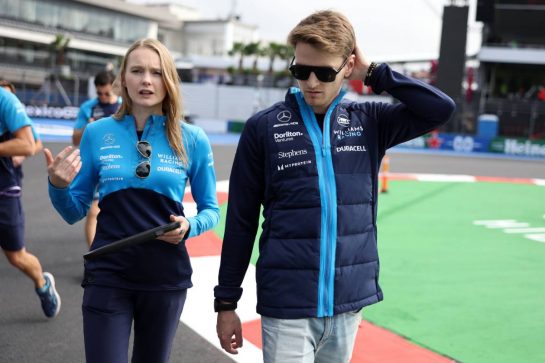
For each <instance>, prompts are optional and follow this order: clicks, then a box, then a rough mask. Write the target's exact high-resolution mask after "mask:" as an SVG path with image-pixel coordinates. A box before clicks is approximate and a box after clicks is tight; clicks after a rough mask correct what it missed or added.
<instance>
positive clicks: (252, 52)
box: [244, 42, 261, 73]
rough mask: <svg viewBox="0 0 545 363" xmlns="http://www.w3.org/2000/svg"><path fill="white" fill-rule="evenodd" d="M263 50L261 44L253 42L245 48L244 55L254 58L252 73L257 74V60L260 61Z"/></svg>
mask: <svg viewBox="0 0 545 363" xmlns="http://www.w3.org/2000/svg"><path fill="white" fill-rule="evenodd" d="M260 50H261V43H260V42H251V43H248V44H247V45H246V46H245V47H244V55H247V56H254V62H253V65H252V72H253V73H257V60H258V59H259V55H260Z"/></svg>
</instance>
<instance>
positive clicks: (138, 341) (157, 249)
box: [44, 39, 219, 363]
mask: <svg viewBox="0 0 545 363" xmlns="http://www.w3.org/2000/svg"><path fill="white" fill-rule="evenodd" d="M119 83H120V85H121V86H122V90H121V95H122V97H123V103H122V104H121V107H120V109H119V110H118V111H117V113H116V114H115V115H114V116H113V117H108V118H105V119H103V120H101V121H100V122H96V123H92V124H89V125H88V126H87V128H86V129H85V132H84V133H83V138H82V140H81V148H80V150H81V151H79V150H73V148H72V147H68V148H66V149H64V150H63V151H61V152H60V153H59V155H57V157H56V158H55V159H53V157H52V155H51V152H50V151H49V150H48V149H45V150H44V153H45V155H46V160H47V164H48V173H49V181H50V183H49V195H50V198H51V201H52V202H53V205H54V206H55V208H56V209H57V211H58V212H59V213H60V214H61V216H62V217H63V218H64V219H65V220H66V221H67V222H68V223H74V222H76V221H78V220H80V219H81V218H83V217H84V216H85V214H86V212H87V209H88V208H89V204H90V203H91V201H92V199H93V193H94V190H95V187H96V186H97V185H98V190H99V206H100V214H99V216H98V221H97V232H96V237H95V240H94V242H93V245H92V247H91V249H96V248H99V247H102V246H105V245H108V244H109V243H111V242H113V241H116V240H118V239H121V238H124V237H128V236H132V235H134V234H137V233H139V232H142V231H144V230H147V229H150V228H153V227H157V226H159V225H162V224H166V223H168V222H173V221H178V222H180V223H181V227H180V228H178V229H176V230H174V231H172V232H168V233H166V234H164V235H163V236H161V237H159V238H158V240H155V241H152V242H148V243H143V244H139V245H137V246H132V247H127V248H125V249H123V250H120V251H118V252H115V253H111V254H109V255H106V256H103V257H100V258H97V259H94V260H90V261H87V262H86V263H85V273H84V279H83V283H82V286H83V287H84V294H83V307H82V311H83V331H84V339H85V355H86V358H87V362H88V363H95V362H96V363H108V362H112V363H117V362H126V361H127V357H128V345H129V335H130V332H131V324H132V323H133V322H134V346H133V356H132V361H133V362H154V363H155V362H157V363H161V362H167V361H168V357H169V354H170V348H171V344H172V340H173V338H174V335H175V333H176V329H177V326H178V322H179V318H180V314H181V312H182V308H183V306H184V302H185V297H186V291H187V289H188V288H189V287H191V286H192V284H191V272H192V270H191V265H190V261H189V256H188V253H187V250H186V247H185V240H186V239H187V238H190V237H194V236H197V235H199V234H201V233H203V232H204V231H206V230H208V229H210V228H212V227H213V226H214V225H215V224H216V223H217V222H218V220H219V208H218V204H217V199H216V178H215V172H214V167H213V156H212V150H211V147H210V144H209V141H208V138H207V137H206V135H205V134H204V132H203V131H202V130H201V129H200V128H198V127H196V126H192V125H188V124H186V123H185V122H182V121H181V120H182V105H181V95H180V91H179V83H180V81H179V78H178V74H177V73H176V67H175V64H174V61H173V59H172V57H171V56H170V54H169V52H168V50H167V49H166V47H165V46H164V45H162V44H161V43H160V42H159V41H157V40H153V39H143V40H139V41H137V42H136V43H134V44H133V45H132V46H131V47H130V48H129V49H128V51H127V53H126V55H125V58H124V60H123V63H122V65H121V69H120V74H119ZM188 181H189V182H190V183H191V193H192V195H193V199H194V200H195V202H196V203H197V210H198V213H197V215H196V216H195V217H189V218H186V217H184V207H183V205H182V199H183V196H184V191H185V187H186V183H187V182H188Z"/></svg>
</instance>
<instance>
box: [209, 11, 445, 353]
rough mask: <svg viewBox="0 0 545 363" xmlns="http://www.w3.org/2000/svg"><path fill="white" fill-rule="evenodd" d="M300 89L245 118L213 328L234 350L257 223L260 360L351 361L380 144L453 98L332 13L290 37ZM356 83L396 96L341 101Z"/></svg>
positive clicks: (433, 118) (418, 128)
mask: <svg viewBox="0 0 545 363" xmlns="http://www.w3.org/2000/svg"><path fill="white" fill-rule="evenodd" d="M288 42H289V43H290V44H291V45H292V46H293V47H294V49H295V56H294V58H293V59H292V62H291V65H290V68H289V69H290V72H291V74H292V75H293V77H294V78H295V79H297V82H298V85H299V88H291V89H290V90H289V91H288V92H287V95H286V98H285V101H284V102H279V103H277V104H275V105H273V106H272V107H270V108H268V109H266V110H263V111H261V112H259V113H257V114H256V115H254V116H252V117H251V118H250V119H249V120H248V121H247V122H246V125H245V127H244V130H243V132H242V134H241V137H240V141H239V144H238V148H237V151H236V154H235V159H234V162H233V167H232V170H231V177H230V181H229V200H228V207H227V219H226V226H225V234H224V239H223V247H222V251H221V264H220V269H219V278H218V280H219V281H218V285H217V286H216V287H215V289H214V295H215V301H214V306H215V310H216V311H217V312H218V317H217V334H218V337H219V340H220V344H221V346H222V348H223V349H224V350H225V351H227V352H229V353H232V354H236V353H238V349H239V348H240V347H241V346H242V327H241V322H240V319H239V317H238V315H237V313H236V310H235V309H236V308H237V301H238V300H239V299H240V297H241V295H242V289H241V283H242V281H243V279H244V275H245V273H246V270H247V268H248V264H249V262H250V257H251V255H252V247H253V244H254V240H255V237H256V232H257V230H258V226H259V218H260V211H261V208H262V211H263V212H262V215H263V217H264V221H263V223H262V224H261V226H262V228H263V230H262V232H261V236H260V239H259V259H258V261H257V264H256V281H257V312H258V313H259V314H261V326H262V330H261V333H262V340H263V360H264V362H265V363H271V362H276V363H303V362H323V363H325V362H327V363H335V362H339V363H347V362H348V361H349V360H350V357H351V354H352V350H353V346H354V341H355V337H356V332H357V328H358V325H359V323H360V320H361V314H362V312H361V311H360V310H361V309H362V308H363V307H365V306H368V305H370V304H374V303H377V302H379V301H380V300H382V291H381V289H380V287H379V284H378V276H379V262H378V251H377V237H376V236H377V223H376V220H377V197H378V185H379V183H378V174H379V166H380V163H381V160H382V159H383V157H384V155H385V153H386V150H387V149H388V148H390V147H393V146H395V145H397V144H400V143H402V142H405V141H408V140H410V139H413V138H415V137H418V136H420V135H423V134H425V133H427V132H429V131H430V130H433V129H435V128H437V127H439V126H440V125H442V124H444V123H445V122H447V121H448V120H449V118H450V117H451V115H452V113H453V112H454V107H455V106H454V102H453V101H452V99H450V98H449V97H448V96H447V95H445V94H444V93H442V92H441V91H439V90H437V89H436V88H434V87H433V86H430V85H427V84H425V83H423V82H420V81H418V80H415V79H412V78H409V77H406V76H404V75H402V74H400V73H397V72H395V71H393V70H392V69H391V68H390V67H389V66H388V65H387V64H377V63H374V62H369V60H368V59H367V58H366V57H365V56H364V55H363V53H362V51H361V50H360V48H359V47H358V46H357V43H356V39H355V35H354V30H353V27H352V25H351V24H350V22H349V20H348V19H347V18H346V17H345V16H344V15H342V14H340V13H338V12H335V11H330V10H327V11H319V12H316V13H314V14H312V15H310V16H308V17H307V18H305V19H303V20H302V21H301V22H300V23H299V24H298V25H297V26H295V28H293V30H292V31H291V32H290V34H289V36H288ZM353 79H360V80H363V81H364V83H365V85H366V86H371V88H372V89H373V91H374V92H375V93H377V94H381V93H382V92H388V93H389V94H390V95H391V96H393V97H394V98H396V99H397V100H398V101H399V103H395V104H388V103H376V102H364V103H357V102H351V101H345V100H343V96H344V91H343V90H342V86H343V82H344V81H345V80H353Z"/></svg>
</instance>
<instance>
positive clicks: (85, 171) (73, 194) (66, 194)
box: [49, 128, 98, 224]
mask: <svg viewBox="0 0 545 363" xmlns="http://www.w3.org/2000/svg"><path fill="white" fill-rule="evenodd" d="M92 151H93V146H92V138H91V135H90V131H89V128H86V129H85V131H84V132H83V137H82V139H81V144H80V155H81V169H80V171H79V173H78V174H77V175H76V177H75V178H74V180H73V181H72V183H70V185H69V186H68V187H67V188H62V189H61V188H56V187H54V186H53V185H52V184H51V183H49V198H50V199H51V203H53V206H54V207H55V209H56V210H57V212H59V214H60V215H61V216H62V217H63V219H64V220H65V221H66V222H68V223H70V224H74V223H76V222H77V221H79V220H80V219H82V218H83V217H85V216H86V215H87V211H88V210H89V206H90V205H91V202H92V200H93V195H94V192H95V187H96V185H97V183H98V171H97V169H96V167H95V165H94V160H93V152H92Z"/></svg>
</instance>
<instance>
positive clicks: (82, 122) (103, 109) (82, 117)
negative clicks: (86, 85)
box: [74, 97, 121, 130]
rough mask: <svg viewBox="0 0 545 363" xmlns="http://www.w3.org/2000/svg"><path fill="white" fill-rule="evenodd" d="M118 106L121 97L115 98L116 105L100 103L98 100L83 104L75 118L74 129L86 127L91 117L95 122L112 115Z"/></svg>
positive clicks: (93, 99) (94, 99)
mask: <svg viewBox="0 0 545 363" xmlns="http://www.w3.org/2000/svg"><path fill="white" fill-rule="evenodd" d="M120 104H121V97H118V98H117V102H116V103H102V102H100V101H99V100H98V98H92V99H90V100H87V101H85V102H83V103H82V104H81V106H80V107H79V112H78V116H77V117H76V122H75V123H74V129H75V130H81V129H83V128H84V127H85V126H87V124H88V123H89V119H90V118H91V117H92V118H94V119H95V121H96V120H99V119H101V118H104V117H108V116H111V115H113V114H114V113H115V112H116V111H117V109H118V108H119V105H120Z"/></svg>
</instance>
